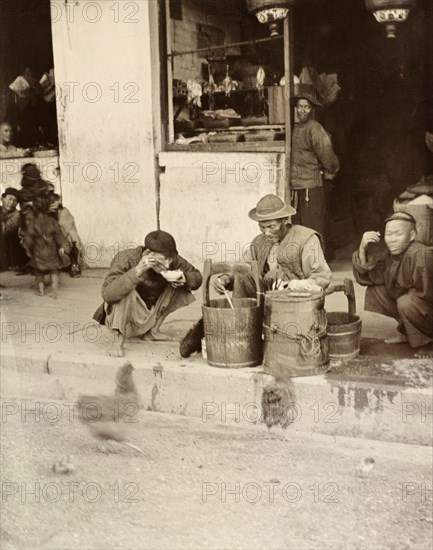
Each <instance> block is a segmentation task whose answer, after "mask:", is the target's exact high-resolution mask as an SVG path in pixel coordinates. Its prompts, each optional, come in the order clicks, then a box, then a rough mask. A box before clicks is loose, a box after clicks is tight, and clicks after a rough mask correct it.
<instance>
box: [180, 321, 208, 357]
mask: <svg viewBox="0 0 433 550" xmlns="http://www.w3.org/2000/svg"><path fill="white" fill-rule="evenodd" d="M203 337H204V325H203V318H201V319H199V320H198V321H197V322H196V323H195V324H194V326H193V327H192V328H191V329H190V330H189V331H188V332H187V333H186V336H185V337H184V338H183V339H182V340H181V342H180V346H179V351H180V355H181V357H184V358H186V357H189V356H190V355H191V354H193V353H195V352H200V351H201V339H202V338H203Z"/></svg>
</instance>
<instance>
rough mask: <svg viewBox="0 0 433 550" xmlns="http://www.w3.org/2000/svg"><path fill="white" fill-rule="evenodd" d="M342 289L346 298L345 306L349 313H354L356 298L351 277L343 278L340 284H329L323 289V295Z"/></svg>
mask: <svg viewBox="0 0 433 550" xmlns="http://www.w3.org/2000/svg"><path fill="white" fill-rule="evenodd" d="M341 291H343V292H344V294H345V295H346V298H347V308H348V311H349V315H355V314H356V298H355V289H354V287H353V281H352V279H344V281H343V284H342V285H331V286H330V287H328V288H327V289H326V290H325V296H328V295H329V294H332V293H333V292H341Z"/></svg>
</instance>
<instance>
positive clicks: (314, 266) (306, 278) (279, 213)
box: [180, 194, 332, 357]
mask: <svg viewBox="0 0 433 550" xmlns="http://www.w3.org/2000/svg"><path fill="white" fill-rule="evenodd" d="M295 214H296V210H295V209H294V208H293V207H292V206H290V205H287V204H284V202H283V201H282V200H281V199H280V198H279V197H277V196H276V195H272V194H270V195H265V196H264V197H262V198H261V199H260V200H259V202H258V203H257V205H256V207H255V208H253V209H252V210H250V211H249V213H248V216H249V217H250V218H251V219H252V220H254V221H256V222H258V223H259V228H260V231H261V234H260V235H258V236H257V237H255V238H254V240H253V242H252V243H251V246H250V248H249V251H248V252H247V254H246V257H245V259H246V260H253V261H256V262H257V264H258V269H259V276H260V280H261V285H262V289H263V290H284V289H287V288H289V289H296V290H299V291H302V290H313V291H314V290H320V288H326V287H327V286H328V285H329V283H330V282H331V277H332V273H331V270H330V269H329V266H328V264H327V263H326V260H325V257H324V254H323V240H322V236H321V235H320V234H319V233H317V232H316V231H314V230H313V229H310V228H308V227H303V226H302V225H292V224H291V216H293V215H295ZM317 287H320V288H317ZM214 288H215V290H216V291H217V292H218V293H220V294H223V293H224V291H227V290H232V291H233V296H234V297H236V298H240V297H255V296H256V291H257V289H256V287H255V283H254V279H253V277H252V276H250V275H243V274H239V273H236V274H234V275H233V274H230V273H223V274H221V275H220V276H219V277H218V279H217V280H216V281H215V282H214ZM203 335H204V327H203V322H202V320H200V321H198V322H197V323H196V324H195V326H194V327H193V328H192V329H191V330H190V331H189V332H188V334H187V335H186V336H185V338H184V339H183V340H182V342H181V344H180V354H181V355H182V357H189V355H191V353H194V352H195V351H199V350H200V349H201V344H200V343H201V338H202V337H203Z"/></svg>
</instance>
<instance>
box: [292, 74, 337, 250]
mask: <svg viewBox="0 0 433 550" xmlns="http://www.w3.org/2000/svg"><path fill="white" fill-rule="evenodd" d="M291 102H292V103H293V105H294V107H295V112H296V114H297V117H298V122H297V124H295V128H294V130H293V134H292V154H291V162H290V185H291V190H292V195H293V196H292V204H293V205H294V206H295V208H296V209H297V212H298V215H297V217H296V218H295V221H296V222H297V223H300V224H302V225H304V226H306V227H310V228H311V229H315V230H316V231H318V232H319V233H320V234H321V235H322V236H323V238H324V239H325V241H327V235H326V225H327V207H326V200H325V191H324V188H323V181H324V180H333V179H334V178H335V176H336V174H337V172H338V170H339V168H340V164H339V162H338V158H337V156H336V154H335V153H334V150H333V148H332V142H331V139H330V137H329V134H328V133H327V132H326V130H325V129H324V128H323V126H322V125H321V124H319V123H318V122H316V121H315V120H314V110H315V108H316V107H321V103H320V102H319V101H318V99H317V97H316V94H315V91H314V88H313V86H312V85H309V84H299V85H298V86H297V87H296V89H295V93H294V95H293V96H292V97H291Z"/></svg>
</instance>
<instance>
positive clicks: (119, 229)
mask: <svg viewBox="0 0 433 550" xmlns="http://www.w3.org/2000/svg"><path fill="white" fill-rule="evenodd" d="M51 12H52V13H51V16H52V31H53V50H54V68H55V77H56V86H57V111H58V122H59V141H60V143H59V149H60V151H59V156H60V167H61V186H62V195H63V202H64V204H65V205H66V206H67V207H68V208H69V210H71V212H72V213H73V215H74V217H75V220H76V224H77V227H78V231H79V233H80V235H81V238H82V240H83V242H84V243H85V245H86V261H87V263H88V264H89V265H90V266H91V267H103V266H107V265H108V264H109V262H110V261H111V258H112V256H113V255H114V253H116V252H117V251H118V250H119V249H122V248H124V247H125V246H127V243H137V244H141V243H142V242H143V238H144V235H145V234H146V233H147V232H148V231H151V230H153V229H155V227H156V196H155V189H156V181H155V151H154V132H153V125H154V117H153V115H152V108H153V104H152V69H151V57H152V55H153V56H154V55H155V53H154V52H151V39H150V30H149V21H150V19H149V2H147V1H139V2H129V3H127V2H122V1H121V2H107V1H105V0H97V1H94V2H88V1H85V2H84V1H80V2H70V1H67V0H51Z"/></svg>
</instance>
